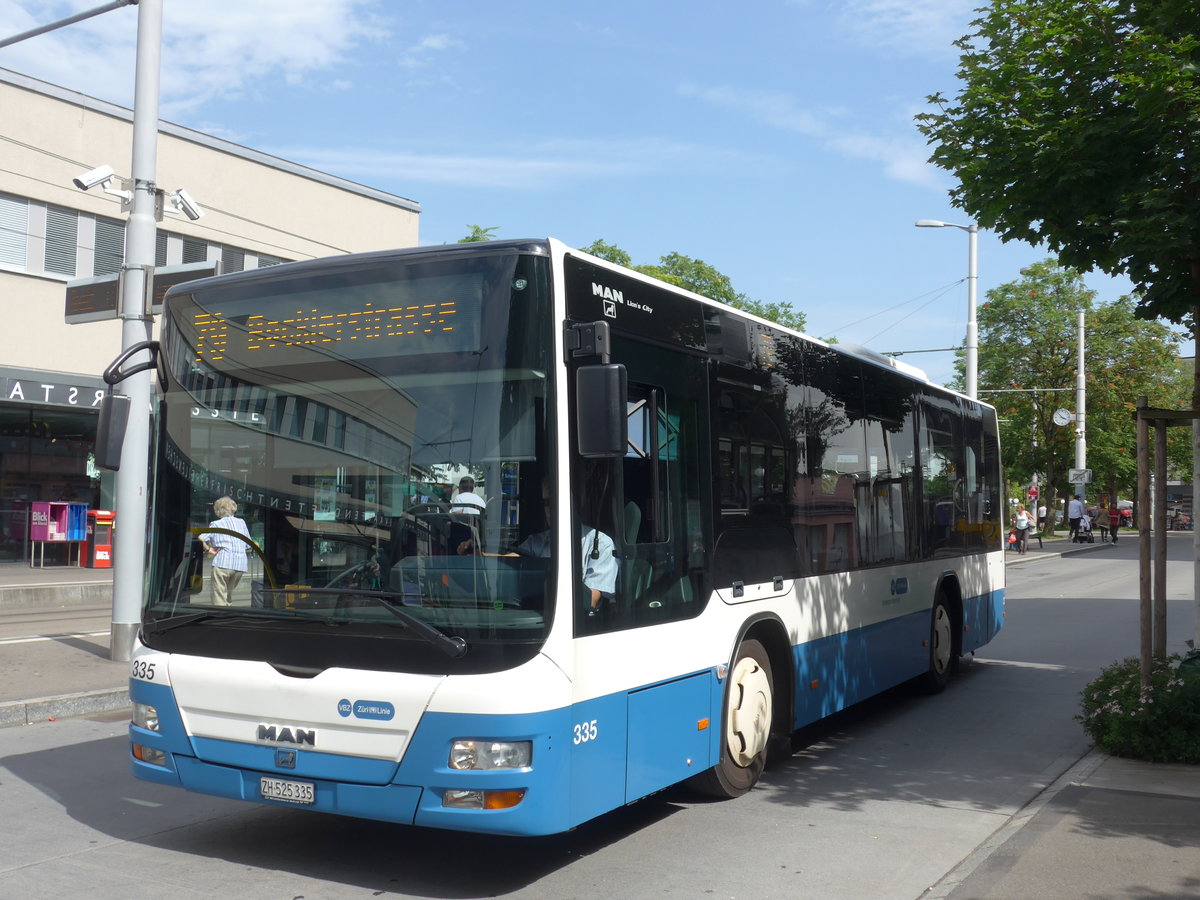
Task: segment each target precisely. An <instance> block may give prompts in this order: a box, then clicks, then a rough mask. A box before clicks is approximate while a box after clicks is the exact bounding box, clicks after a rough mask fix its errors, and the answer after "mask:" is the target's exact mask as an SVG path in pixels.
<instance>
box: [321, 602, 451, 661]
mask: <svg viewBox="0 0 1200 900" xmlns="http://www.w3.org/2000/svg"><path fill="white" fill-rule="evenodd" d="M303 591H304V593H306V594H337V595H340V596H349V597H365V598H367V599H368V600H374V601H375V602H376V603H378V604H379V605H380V606H382V607H383V608H384V609H386V610H387V611H388V612H390V613H391V614H392V615H393V616H395V617H396V618H397V619H400V620H401V621H402V622H404V624H405V625H408V626H409V627H410V628H412V630H413V631H415V632H416V633H417V634H419V635H420V636H421V637H423V638H425V640H427V641H429V643H431V644H433V645H434V646H435V647H437V648H438V649H439V650H441V651H442V652H443V653H445V654H446V655H447V656H449V657H450V658H451V659H461V658H462V657H464V656H466V655H467V649H468V648H467V642H466V641H465V640H463V638H461V637H459V636H458V635H456V634H446V632H444V631H441V630H440V629H438V628H435V627H434V626H432V625H430V624H429V623H428V622H426V621H425V620H424V619H422V618H421V617H419V616H414V615H413V614H412V613H410V612H409V611H408V610H406V609H405V608H404V607H403V606H400V605H399V604H398V603H394V602H392V598H393V597H404V596H405V595H404V594H403V593H400V592H398V591H365V590H358V589H350V590H346V589H345V588H310V587H306V588H304V589H303Z"/></svg>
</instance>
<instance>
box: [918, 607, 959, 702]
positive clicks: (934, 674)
mask: <svg viewBox="0 0 1200 900" xmlns="http://www.w3.org/2000/svg"><path fill="white" fill-rule="evenodd" d="M955 662H956V660H955V657H954V616H953V615H952V614H951V613H950V607H949V606H947V605H946V597H945V595H944V594H942V593H941V591H939V592H938V594H937V596H936V597H935V598H934V600H933V614H932V617H931V620H930V626H929V670H928V671H927V672H926V673H925V675H924V676H923V678H922V680H921V686H922V687H923V688H924V689H925V691H926V692H927V693H930V694H940V693H941V692H942V691H944V690H945V689H946V685H947V684H948V683H949V681H950V675H951V674H952V673H953V672H954V664H955Z"/></svg>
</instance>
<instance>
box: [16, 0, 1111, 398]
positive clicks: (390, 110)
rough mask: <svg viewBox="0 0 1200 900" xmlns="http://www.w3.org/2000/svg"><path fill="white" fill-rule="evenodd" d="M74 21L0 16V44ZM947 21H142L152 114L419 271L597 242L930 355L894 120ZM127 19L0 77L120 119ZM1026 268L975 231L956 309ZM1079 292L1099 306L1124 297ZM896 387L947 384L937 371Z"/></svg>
mask: <svg viewBox="0 0 1200 900" xmlns="http://www.w3.org/2000/svg"><path fill="white" fill-rule="evenodd" d="M101 5H103V4H102V2H101V0H78V2H76V0H71V2H63V0H0V22H3V23H4V26H3V27H2V28H0V31H2V32H3V34H5V35H9V34H15V33H17V32H20V31H24V30H26V29H29V28H33V27H35V26H37V25H40V24H45V23H48V22H51V21H54V20H56V19H60V18H63V17H66V16H68V15H71V14H73V13H75V12H77V11H80V10H84V9H94V8H96V7H98V6H101ZM974 5H976V4H975V3H973V2H971V0H746V2H744V3H738V4H734V3H729V2H712V0H694V2H687V3H684V2H679V0H602V2H601V0H574V2H564V0H559V2H549V0H510V2H507V3H493V4H481V3H477V2H472V3H466V2H459V0H438V2H432V0H393V2H383V0H323V2H321V3H296V2H295V0H204V2H199V0H163V9H164V48H163V55H162V61H163V70H162V105H161V114H162V117H163V118H165V119H168V120H170V121H173V122H176V123H178V124H181V125H185V126H188V127H191V128H196V129H199V130H202V131H205V132H208V133H210V134H214V135H217V136H219V137H223V138H226V139H229V140H232V141H235V142H237V143H240V144H243V145H245V146H248V147H253V148H255V149H258V150H263V151H266V152H268V153H272V154H275V155H278V156H281V157H284V158H287V159H292V160H295V161H297V162H301V163H304V164H306V165H310V166H313V167H315V168H318V169H321V170H322V171H326V172H329V173H332V174H335V175H339V176H342V177H345V178H349V179H351V180H354V181H357V182H359V183H362V184H365V185H369V186H371V187H375V188H379V189H381V190H384V191H388V192H390V193H393V194H398V195H400V196H403V197H408V198H411V199H413V200H416V201H418V202H420V203H421V204H422V207H423V209H424V212H423V214H422V217H421V242H422V243H424V244H439V243H447V242H453V241H455V240H457V239H458V238H459V237H461V236H462V235H463V234H465V233H466V231H467V230H468V225H472V224H477V225H481V226H485V227H493V226H494V227H497V229H498V230H497V231H496V236H497V237H507V238H519V237H545V236H552V237H557V238H559V239H561V240H563V241H565V242H566V243H568V244H572V245H575V246H580V245H585V244H588V243H590V242H591V241H593V240H595V239H596V238H603V239H605V240H607V241H609V242H611V243H615V244H617V245H619V246H621V247H623V248H624V249H625V250H627V251H628V252H629V253H630V254H631V256H632V257H633V259H634V261H635V262H639V263H642V262H655V261H657V259H658V257H660V256H662V255H663V254H666V253H670V252H672V251H677V252H680V253H683V254H686V255H689V256H693V257H698V258H700V259H703V260H705V261H706V262H708V263H710V264H712V265H714V266H716V267H717V268H718V269H720V270H721V271H723V272H725V273H726V274H727V275H729V276H730V278H731V279H732V280H733V283H734V286H735V287H736V288H737V289H738V290H740V291H742V292H743V293H745V294H747V295H749V296H751V297H753V298H755V299H759V300H764V301H784V302H788V303H791V304H793V305H795V306H796V307H797V308H799V309H800V310H802V311H803V312H804V313H805V315H806V316H807V317H808V331H809V332H810V333H812V334H814V335H817V336H820V337H829V336H833V337H836V338H837V339H838V340H840V341H842V342H847V343H858V344H864V345H867V346H869V347H872V348H874V349H876V350H879V351H885V352H888V351H897V350H925V349H933V348H945V347H953V346H957V345H959V344H961V343H962V339H963V333H964V330H965V323H966V315H967V302H966V299H967V292H966V291H967V289H966V284H965V276H966V274H967V235H966V234H965V233H963V232H962V231H958V230H956V229H949V228H946V229H924V228H922V229H918V228H915V227H913V223H914V221H915V220H917V219H921V218H932V219H943V220H946V221H950V222H956V223H963V224H965V223H967V222H968V221H969V220H968V219H967V218H965V217H964V214H963V213H961V212H960V211H957V210H955V209H953V208H952V207H951V206H950V205H949V201H948V195H947V191H948V189H949V188H950V187H951V185H952V182H951V181H950V179H949V177H948V176H947V175H946V174H945V173H943V172H941V171H940V170H937V169H935V168H933V167H932V166H930V165H928V164H927V163H926V162H925V159H926V157H927V156H928V149H927V148H926V146H925V144H924V141H923V139H922V138H921V136H920V134H919V133H918V132H917V131H916V129H915V127H914V125H913V121H912V117H913V115H914V114H916V113H917V112H920V111H921V110H922V109H923V108H924V107H925V97H926V95H928V94H931V93H934V92H936V91H942V92H946V93H952V92H953V91H954V90H955V87H956V82H955V79H954V71H955V68H956V63H957V55H956V51H955V50H954V48H953V46H952V41H953V40H954V39H955V38H957V37H959V36H961V35H962V34H964V33H966V31H967V30H968V25H969V22H970V19H971V8H972V7H973V6H974ZM136 10H137V8H136V7H128V8H124V9H120V10H117V11H114V12H109V13H106V14H104V15H102V16H98V17H96V18H94V19H91V20H89V21H87V22H84V23H79V24H76V25H72V26H69V27H68V28H65V29H62V30H60V31H57V32H54V33H52V34H49V35H45V36H42V37H38V38H35V39H31V40H29V41H26V42H23V43H21V44H18V45H14V46H12V47H9V48H7V49H3V50H0V67H4V68H8V69H12V70H15V71H19V72H23V73H26V74H29V75H32V76H34V77H37V78H41V79H44V80H46V81H50V82H53V83H56V84H60V85H63V86H65V87H68V88H71V89H74V90H79V91H82V92H84V93H87V94H90V95H92V96H96V97H99V98H101V99H104V100H108V101H111V102H114V103H119V104H122V105H125V106H130V105H131V104H132V88H133V58H134V42H135V38H136V19H137V11H136ZM0 121H2V120H0ZM2 127H3V126H2V125H0V128H2ZM196 199H197V200H198V201H199V202H200V203H201V204H203V202H204V198H203V197H197V198H196ZM1047 255H1048V254H1047V253H1046V252H1045V251H1044V250H1039V249H1037V248H1033V247H1030V246H1028V245H1023V244H1008V245H1005V244H1001V243H1000V242H999V241H998V240H997V239H996V238H994V237H993V236H992V235H990V234H988V233H987V232H981V234H980V241H979V276H980V277H979V295H980V301H981V302H982V301H983V299H984V295H985V293H986V291H987V290H988V289H989V288H991V287H995V286H996V285H998V284H1002V283H1004V282H1007V281H1011V280H1013V279H1015V278H1017V277H1019V270H1020V268H1021V267H1022V266H1024V265H1028V264H1029V263H1031V262H1034V261H1037V260H1040V259H1044V258H1045V257H1046V256H1047ZM1085 280H1086V281H1087V283H1088V285H1089V286H1091V287H1093V288H1094V289H1096V290H1097V292H1098V295H1099V299H1100V300H1101V301H1106V300H1113V299H1116V297H1118V296H1120V295H1121V294H1123V293H1126V292H1128V291H1129V289H1130V286H1129V284H1128V282H1127V281H1125V280H1123V279H1109V278H1107V277H1105V276H1103V275H1098V274H1093V275H1089V276H1087V277H1086V279H1085ZM904 360H905V361H906V362H909V363H912V364H914V365H917V366H920V367H922V368H924V369H925V370H926V371H927V372H928V373H929V375H930V377H931V378H932V379H933V380H934V381H938V382H943V381H945V380H947V379H949V378H950V377H951V375H952V374H953V354H951V353H921V354H912V355H907V356H905V357H904Z"/></svg>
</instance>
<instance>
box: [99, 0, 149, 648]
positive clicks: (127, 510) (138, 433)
mask: <svg viewBox="0 0 1200 900" xmlns="http://www.w3.org/2000/svg"><path fill="white" fill-rule="evenodd" d="M161 50H162V0H140V3H139V4H138V30H137V63H136V74H135V78H134V102H133V161H132V164H131V166H130V174H131V177H132V181H133V200H132V207H131V211H130V214H129V224H128V227H127V228H126V230H125V264H124V266H123V269H124V273H123V274H124V278H123V279H122V292H121V298H120V317H121V349H122V350H123V351H124V350H127V349H128V348H130V347H132V346H133V345H134V344H136V343H138V342H139V341H145V340H149V339H150V334H151V325H152V321H151V315H150V309H149V307H148V305H147V303H146V296H147V293H148V292H147V284H148V282H149V281H150V279H151V278H152V272H153V269H154V244H155V231H156V228H157V224H156V213H155V210H156V206H157V203H158V200H159V196H158V186H157V185H156V184H155V178H156V177H157V175H156V170H157V166H158V83H159V67H160V56H161ZM143 359H145V356H144V355H139V356H137V357H135V358H133V359H131V360H130V362H131V363H136V362H140V361H141V360H143ZM122 390H123V391H124V392H125V393H126V394H127V395H128V396H129V398H130V404H129V409H130V415H129V426H128V428H127V429H126V432H125V442H124V444H123V445H122V451H121V470H120V471H119V472H118V473H117V485H116V508H117V509H116V512H117V521H116V527H115V534H114V535H113V612H112V632H111V636H110V638H109V655H110V656H111V658H112V659H114V660H120V661H128V660H129V659H130V658H131V656H132V655H133V645H134V641H135V640H136V638H137V630H138V624H139V622H140V621H141V610H142V593H143V590H144V588H145V583H146V533H147V530H148V525H149V497H148V484H147V482H148V476H149V470H150V373H149V372H142V373H139V374H137V375H133V376H131V377H130V378H128V379H126V380H125V382H124V383H123V384H122Z"/></svg>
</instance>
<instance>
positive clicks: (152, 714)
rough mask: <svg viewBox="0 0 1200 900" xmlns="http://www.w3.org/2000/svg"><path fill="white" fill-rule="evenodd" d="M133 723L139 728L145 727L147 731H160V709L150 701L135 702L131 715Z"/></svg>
mask: <svg viewBox="0 0 1200 900" xmlns="http://www.w3.org/2000/svg"><path fill="white" fill-rule="evenodd" d="M130 719H132V720H133V724H134V725H136V726H137V727H138V728H145V729H146V730H147V731H158V730H159V728H158V710H157V709H155V708H154V707H153V706H151V705H150V704H149V703H137V702H134V704H133V712H132V714H131V715H130Z"/></svg>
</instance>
